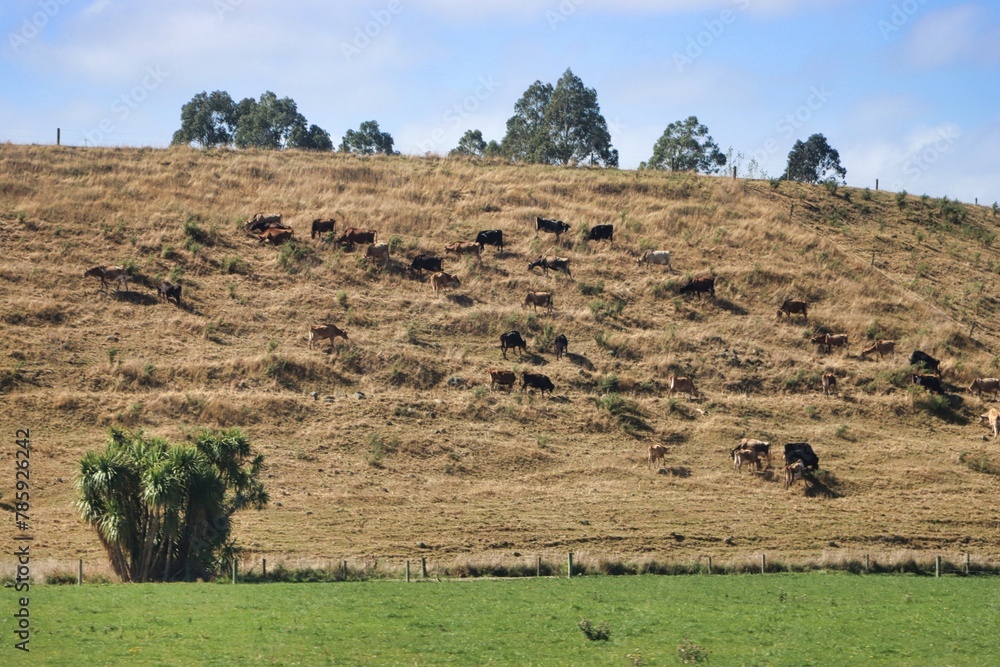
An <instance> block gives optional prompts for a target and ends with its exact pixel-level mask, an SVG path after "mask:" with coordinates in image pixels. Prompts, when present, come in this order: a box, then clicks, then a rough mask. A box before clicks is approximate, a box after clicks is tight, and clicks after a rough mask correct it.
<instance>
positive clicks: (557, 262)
mask: <svg viewBox="0 0 1000 667" xmlns="http://www.w3.org/2000/svg"><path fill="white" fill-rule="evenodd" d="M536 266H540V267H542V273H543V274H544V275H546V276H547V275H549V269H552V270H553V271H562V272H563V273H565V274H566V275H567V276H570V277H573V274H572V273H570V272H569V260H568V259H566V258H565V257H555V256H553V255H546V256H545V257H539V258H538V259H536V260H535V261H534V262H531V263H529V264H528V270H529V271H531V270H532V269H533V268H535V267H536Z"/></svg>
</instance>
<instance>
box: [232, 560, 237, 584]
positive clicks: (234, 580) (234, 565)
mask: <svg viewBox="0 0 1000 667" xmlns="http://www.w3.org/2000/svg"><path fill="white" fill-rule="evenodd" d="M233 583H234V584H235V583H236V559H235V558H233Z"/></svg>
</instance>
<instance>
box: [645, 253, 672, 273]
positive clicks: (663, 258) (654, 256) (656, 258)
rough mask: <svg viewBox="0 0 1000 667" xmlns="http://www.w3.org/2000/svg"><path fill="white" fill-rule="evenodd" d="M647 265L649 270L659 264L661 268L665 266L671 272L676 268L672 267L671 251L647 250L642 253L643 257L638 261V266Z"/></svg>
mask: <svg viewBox="0 0 1000 667" xmlns="http://www.w3.org/2000/svg"><path fill="white" fill-rule="evenodd" d="M644 262H645V264H646V268H647V269H648V268H649V265H650V264H658V265H660V266H665V267H667V268H668V269H670V270H671V271H673V270H674V267H672V266H671V265H670V251H669V250H647V251H646V252H644V253H642V256H641V257H640V258H639V259H638V260H636V264H642V263H644Z"/></svg>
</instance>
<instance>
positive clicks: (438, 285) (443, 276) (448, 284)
mask: <svg viewBox="0 0 1000 667" xmlns="http://www.w3.org/2000/svg"><path fill="white" fill-rule="evenodd" d="M461 284H462V281H460V280H459V279H458V277H457V276H453V275H451V274H450V273H445V272H444V271H438V272H437V273H435V274H434V275H433V276H431V288H433V290H434V293H435V294H437V293H438V292H440V291H441V290H443V289H454V288H456V287H459V286H461Z"/></svg>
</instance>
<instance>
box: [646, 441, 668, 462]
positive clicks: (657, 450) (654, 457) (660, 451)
mask: <svg viewBox="0 0 1000 667" xmlns="http://www.w3.org/2000/svg"><path fill="white" fill-rule="evenodd" d="M667 451H668V450H667V446H666V445H650V446H649V462H650V463H654V464H655V463H656V462H657V461H662V460H663V457H664V456H665V455H666V453H667Z"/></svg>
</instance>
